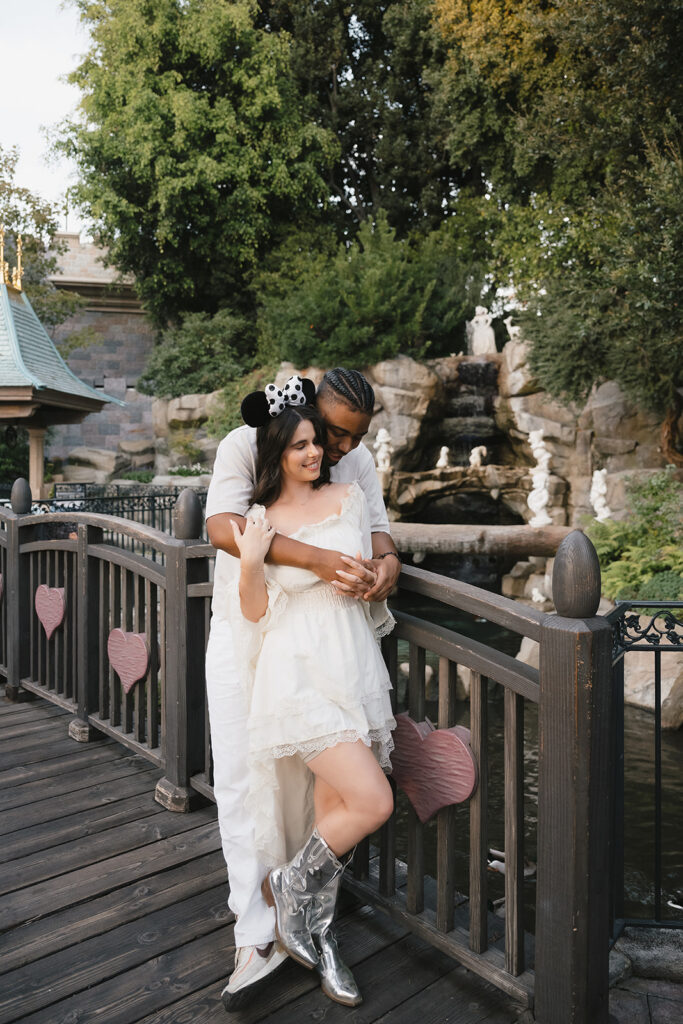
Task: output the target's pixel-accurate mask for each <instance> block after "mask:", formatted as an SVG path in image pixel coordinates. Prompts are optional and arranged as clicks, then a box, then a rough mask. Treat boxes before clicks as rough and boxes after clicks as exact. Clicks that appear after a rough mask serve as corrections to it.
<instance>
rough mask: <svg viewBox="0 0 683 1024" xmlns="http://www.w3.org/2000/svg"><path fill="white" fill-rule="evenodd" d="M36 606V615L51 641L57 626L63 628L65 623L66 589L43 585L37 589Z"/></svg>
mask: <svg viewBox="0 0 683 1024" xmlns="http://www.w3.org/2000/svg"><path fill="white" fill-rule="evenodd" d="M34 604H35V609H36V615H37V616H38V618H39V619H40V621H41V623H42V626H43V629H44V630H45V633H46V635H47V638H48V640H49V639H50V637H51V636H52V634H53V633H54V631H55V630H56V628H57V626H61V624H62V622H63V621H64V613H65V611H66V604H65V601H64V587H48V585H47V584H46V583H41V584H40V586H39V587H37V589H36V596H35V601H34Z"/></svg>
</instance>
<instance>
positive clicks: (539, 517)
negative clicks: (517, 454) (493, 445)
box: [526, 430, 552, 526]
mask: <svg viewBox="0 0 683 1024" xmlns="http://www.w3.org/2000/svg"><path fill="white" fill-rule="evenodd" d="M529 444H530V445H531V451H532V452H533V455H534V458H535V459H536V466H535V468H534V469H532V470H531V482H532V488H531V494H530V495H529V497H528V498H527V502H526V503H527V505H528V506H529V508H530V509H531V511H532V512H533V513H534V514H533V516H532V518H531V519H530V520H529V526H550V524H551V523H552V519H551V518H550V516H549V515H548V505H549V503H550V493H549V491H548V483H549V482H550V452H549V451H548V449H547V448H546V446H545V441H544V440H543V431H542V430H532V431H531V433H530V434H529Z"/></svg>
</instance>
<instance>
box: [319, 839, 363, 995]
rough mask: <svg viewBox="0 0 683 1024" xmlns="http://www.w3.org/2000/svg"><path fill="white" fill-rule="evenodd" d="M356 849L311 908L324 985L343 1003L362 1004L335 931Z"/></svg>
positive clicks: (327, 993)
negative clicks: (344, 877)
mask: <svg viewBox="0 0 683 1024" xmlns="http://www.w3.org/2000/svg"><path fill="white" fill-rule="evenodd" d="M353 853H354V851H353V850H351V851H350V853H347V854H345V856H344V857H342V858H341V861H340V863H341V865H342V870H341V871H339V872H337V873H336V874H335V875H334V876H333V877H332V878H331V879H330V881H329V882H328V883H327V885H326V886H324V888H322V889H321V890H320V891H319V892H318V894H317V895H316V897H315V899H314V901H313V904H312V907H311V910H310V912H309V925H310V929H311V935H312V936H313V939H314V941H315V944H316V947H317V948H318V950H319V952H320V960H319V961H318V963H317V964H316V970H317V972H318V974H319V975H320V987H321V988H322V990H323V992H324V993H325V995H326V996H327V997H328V999H333V1000H334V1001H335V1002H336V1003H342V1005H343V1006H358V1005H359V1004H360V1003H362V1002H363V997H362V995H361V994H360V990H359V988H358V985H357V984H356V980H355V978H354V976H353V974H352V973H351V971H350V969H349V968H348V967H347V966H346V964H345V963H344V961H343V960H342V958H341V956H340V953H339V947H338V946H337V940H336V938H335V937H334V933H333V931H332V921H333V920H334V913H335V910H336V909H337V898H338V896H339V889H340V886H341V880H342V874H343V870H344V868H345V867H346V865H347V864H348V863H349V861H350V860H351V858H352V857H353Z"/></svg>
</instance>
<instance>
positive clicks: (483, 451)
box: [470, 444, 488, 469]
mask: <svg viewBox="0 0 683 1024" xmlns="http://www.w3.org/2000/svg"><path fill="white" fill-rule="evenodd" d="M487 455H488V450H487V448H486V445H485V444H479V445H477V447H476V448H473V449H472V451H471V452H470V466H472V467H474V468H475V469H479V468H480V467H481V466H482V464H483V463H482V460H483V459H485V458H486V456H487Z"/></svg>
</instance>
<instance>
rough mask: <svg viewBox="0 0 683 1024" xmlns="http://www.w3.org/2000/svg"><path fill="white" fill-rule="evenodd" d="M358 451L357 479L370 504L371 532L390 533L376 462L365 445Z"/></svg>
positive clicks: (359, 447)
mask: <svg viewBox="0 0 683 1024" xmlns="http://www.w3.org/2000/svg"><path fill="white" fill-rule="evenodd" d="M356 450H357V452H358V476H357V478H356V479H357V480H358V483H359V484H360V486H361V487H362V488H363V494H364V495H365V498H366V500H367V503H368V512H369V516H370V532H371V533H389V520H388V519H387V510H386V508H385V507H384V498H383V497H382V488H381V487H380V484H379V478H378V476H377V470H376V468H375V461H374V459H373V457H372V454H371V452H370V451H369V450H368V449H367V448H366V447H365V445H364V444H361V445H359V446H358V448H357V449H356Z"/></svg>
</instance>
